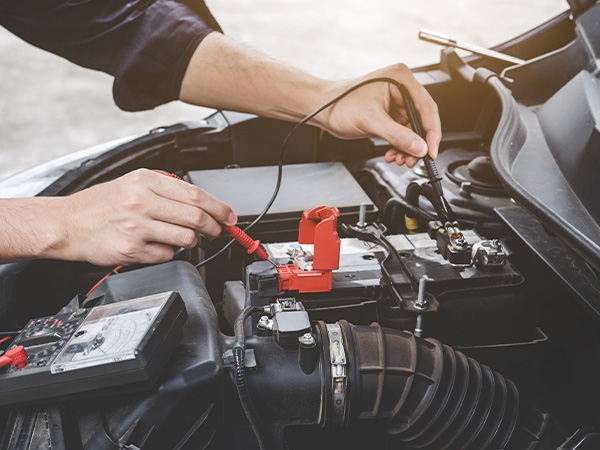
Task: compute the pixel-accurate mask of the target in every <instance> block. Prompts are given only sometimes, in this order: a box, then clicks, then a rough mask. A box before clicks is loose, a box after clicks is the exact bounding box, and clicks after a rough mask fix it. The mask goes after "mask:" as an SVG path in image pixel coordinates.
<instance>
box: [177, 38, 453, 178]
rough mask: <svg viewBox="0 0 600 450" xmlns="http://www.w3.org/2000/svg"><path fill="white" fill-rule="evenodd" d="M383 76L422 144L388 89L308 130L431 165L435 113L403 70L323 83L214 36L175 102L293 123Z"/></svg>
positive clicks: (363, 93) (355, 98)
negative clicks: (378, 144) (382, 144)
mask: <svg viewBox="0 0 600 450" xmlns="http://www.w3.org/2000/svg"><path fill="white" fill-rule="evenodd" d="M374 77H390V78H393V79H395V80H397V81H398V82H400V83H402V84H404V85H405V86H406V88H407V90H408V91H409V93H410V94H411V96H412V97H413V99H414V102H415V105H416V107H417V109H418V111H419V113H420V115H421V119H422V121H423V126H424V128H425V130H426V132H427V144H426V143H425V142H424V141H423V140H422V139H421V138H420V137H419V136H418V135H416V134H415V133H414V132H413V131H412V130H410V128H409V127H407V124H408V119H407V116H406V112H405V111H404V108H403V102H402V96H401V94H400V92H399V91H398V89H397V88H396V87H394V86H391V85H390V84H388V83H384V82H381V83H373V84H371V85H367V86H365V87H363V88H361V89H359V90H357V91H355V92H353V93H351V94H350V95H348V96H347V97H346V98H344V99H342V100H341V101H340V102H339V103H337V104H335V105H333V106H332V107H330V108H328V109H327V110H325V111H324V112H323V113H321V114H319V115H318V116H317V117H316V118H315V120H314V122H313V123H314V124H315V125H317V126H320V127H322V128H323V129H325V130H327V131H329V132H331V133H332V134H334V135H335V136H337V137H340V138H343V139H357V138H363V137H368V136H379V137H381V138H383V139H385V140H386V141H388V142H389V143H390V144H392V146H393V147H394V148H395V149H396V150H390V151H389V152H388V153H387V154H386V160H387V161H388V162H391V161H393V160H395V161H396V162H397V163H398V164H404V163H406V164H407V165H409V166H410V167H412V166H414V165H415V164H416V163H417V161H418V159H417V157H422V156H424V155H425V154H426V153H427V149H429V154H430V155H431V156H432V157H434V158H435V156H437V151H438V146H439V142H440V139H441V125H440V119H439V114H438V111H437V106H436V104H435V102H434V101H433V99H432V98H431V96H430V95H429V94H428V93H427V91H426V90H425V88H423V86H421V85H420V84H419V83H418V82H417V80H416V79H415V77H414V76H413V75H412V73H411V72H410V70H409V69H408V68H407V67H406V66H405V65H403V64H397V65H394V66H390V67H386V68H383V69H380V70H378V71H375V72H373V73H371V74H368V75H366V76H364V77H360V78H358V79H354V80H344V81H328V80H323V79H320V78H317V77H314V76H311V75H309V74H307V73H306V72H303V71H301V70H298V69H295V68H293V67H290V66H288V65H286V64H283V63H281V62H278V61H275V60H273V59H271V58H269V57H267V56H264V55H262V54H260V53H258V52H256V51H254V50H252V49H250V48H247V47H245V46H244V45H242V44H239V43H237V42H235V41H234V40H232V39H230V38H228V37H226V36H223V35H222V34H220V33H217V32H214V33H211V34H209V35H208V36H207V37H206V38H205V39H204V40H203V41H202V42H201V43H200V45H199V46H198V48H197V49H196V51H195V52H194V54H193V55H192V57H191V60H190V63H189V65H188V68H187V70H186V72H185V75H184V77H183V81H182V84H181V92H180V99H181V100H183V101H185V102H188V103H193V104H199V105H204V106H210V107H214V108H221V109H232V110H238V111H244V112H251V113H255V114H259V115H262V116H266V117H273V118H278V119H285V120H299V119H301V118H302V117H304V116H306V115H307V114H309V113H310V112H312V111H313V110H315V109H316V108H317V107H319V106H320V105H322V104H323V103H325V102H326V101H328V100H330V99H331V98H333V97H335V96H336V95H337V94H339V93H340V92H342V91H343V90H345V89H346V88H348V87H350V86H351V85H353V84H354V83H356V82H358V81H361V80H364V79H367V78H374Z"/></svg>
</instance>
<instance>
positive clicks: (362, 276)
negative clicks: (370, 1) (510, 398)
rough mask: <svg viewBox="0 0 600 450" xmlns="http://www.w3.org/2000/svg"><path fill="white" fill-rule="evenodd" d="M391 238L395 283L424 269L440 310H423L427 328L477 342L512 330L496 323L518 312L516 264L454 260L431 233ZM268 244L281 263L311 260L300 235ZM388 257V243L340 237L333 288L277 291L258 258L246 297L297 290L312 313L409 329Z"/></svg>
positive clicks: (268, 298) (259, 301)
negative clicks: (398, 264) (386, 271)
mask: <svg viewBox="0 0 600 450" xmlns="http://www.w3.org/2000/svg"><path fill="white" fill-rule="evenodd" d="M464 235H465V238H466V239H467V240H468V241H469V242H477V241H481V240H482V238H481V237H480V236H478V235H477V234H476V233H475V232H474V231H471V230H467V231H465V232H464ZM388 240H389V241H390V242H391V243H392V245H393V246H394V248H395V250H396V251H397V252H398V254H399V256H400V258H401V259H402V261H403V267H404V271H402V272H401V273H396V274H394V279H395V283H394V284H395V286H396V287H397V289H398V290H399V291H403V290H404V291H407V290H411V289H412V290H415V289H417V288H418V284H419V280H420V279H421V278H422V277H423V276H426V277H427V283H426V286H427V287H426V289H427V293H428V295H431V296H432V297H433V298H434V299H435V301H436V302H437V303H438V304H439V306H438V308H437V310H436V311H425V312H424V315H425V316H426V318H425V323H427V324H428V331H429V332H430V333H432V334H430V335H433V336H436V337H438V336H439V337H440V338H441V336H442V335H446V334H447V335H448V336H447V338H448V339H451V341H455V342H456V344H457V345H460V343H461V342H462V341H463V338H464V340H465V341H469V342H473V341H474V336H479V338H480V339H479V341H478V342H480V343H489V342H502V341H503V339H504V335H507V334H508V333H507V332H506V331H507V330H506V328H504V329H503V328H502V327H501V326H498V325H499V323H502V321H503V318H505V316H506V315H507V314H512V311H514V309H515V308H509V307H508V305H509V304H511V305H514V303H516V302H518V301H519V289H520V285H521V284H522V282H523V277H522V276H521V275H520V273H519V272H518V271H517V270H516V269H515V268H513V267H512V266H511V265H510V264H507V265H505V266H503V267H496V268H494V269H482V268H480V267H476V266H472V267H463V268H456V267H453V266H451V265H450V263H448V261H446V260H444V258H443V257H442V255H441V254H440V253H439V251H438V249H437V245H436V242H435V241H434V240H432V239H431V238H430V237H429V236H428V235H427V234H426V233H418V234H413V235H403V234H398V235H391V236H388ZM265 248H266V250H267V252H268V253H269V255H270V256H271V258H272V259H273V260H274V261H275V262H277V264H290V263H296V264H297V265H298V266H299V267H302V262H303V261H305V260H307V259H308V260H310V255H311V252H312V246H311V245H305V244H303V245H300V244H298V243H297V242H283V243H272V244H266V245H265ZM384 258H385V250H384V249H383V248H382V247H380V246H379V245H376V244H373V243H371V242H367V241H363V240H359V239H355V238H343V239H342V240H341V251H340V265H339V269H337V270H334V271H333V274H332V288H331V291H329V292H319V293H298V292H283V293H282V292H277V291H278V285H277V271H276V270H275V268H274V267H273V266H272V265H271V264H270V263H268V262H256V263H253V264H251V265H249V266H248V267H247V270H246V291H245V299H244V304H245V305H255V306H263V305H266V304H270V303H273V302H274V300H275V299H276V298H278V297H294V298H295V299H296V300H297V301H300V302H302V304H303V305H304V308H305V309H306V310H307V311H308V312H309V314H310V317H311V319H312V320H324V321H327V320H338V319H335V318H336V317H338V318H339V316H340V313H342V314H343V317H344V318H345V319H346V320H349V321H352V322H354V323H362V324H369V323H371V322H373V321H378V322H380V323H387V324H388V326H396V327H400V328H403V329H411V328H413V327H414V323H415V319H416V314H415V312H414V311H407V310H406V309H405V308H403V307H402V305H401V304H398V302H396V301H395V300H394V299H393V298H392V296H391V295H390V289H389V286H387V283H386V282H385V281H384V277H382V272H381V266H380V262H381V261H382V260H383V259H384ZM255 319H256V318H255ZM506 319H508V318H506ZM498 321H499V322H498ZM490 323H493V324H494V326H490ZM506 323H511V322H509V321H508V320H507V321H506ZM480 328H481V329H480ZM514 331H515V330H514V329H511V331H510V332H511V333H513V332H514ZM524 332H525V333H528V332H529V331H528V330H527V331H524Z"/></svg>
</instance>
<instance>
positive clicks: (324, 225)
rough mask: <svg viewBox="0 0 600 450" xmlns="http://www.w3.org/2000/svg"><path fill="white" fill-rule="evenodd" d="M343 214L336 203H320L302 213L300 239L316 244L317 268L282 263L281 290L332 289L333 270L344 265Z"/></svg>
mask: <svg viewBox="0 0 600 450" xmlns="http://www.w3.org/2000/svg"><path fill="white" fill-rule="evenodd" d="M339 216H340V212H339V211H338V209H337V208H336V207H335V206H332V207H331V208H327V207H326V206H318V207H316V208H313V209H311V210H307V211H304V212H303V213H302V220H300V230H299V233H298V243H300V244H314V250H313V270H300V269H299V268H298V266H296V265H295V264H288V265H285V266H278V267H277V273H278V279H279V290H280V291H286V290H289V291H298V292H329V291H331V279H332V276H331V272H332V271H333V270H336V269H338V268H339V267H340V246H341V241H340V237H339V236H338V233H337V219H338V217H339Z"/></svg>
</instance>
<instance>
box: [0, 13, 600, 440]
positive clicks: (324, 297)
mask: <svg viewBox="0 0 600 450" xmlns="http://www.w3.org/2000/svg"><path fill="white" fill-rule="evenodd" d="M599 16H600V8H599V7H598V5H596V6H595V7H593V8H591V9H590V10H589V11H587V12H586V13H585V14H582V15H581V16H580V17H579V18H578V19H577V20H575V21H572V20H571V19H570V18H569V17H568V16H561V17H558V18H556V19H554V20H553V21H551V22H549V23H548V24H545V25H544V26H542V27H541V28H540V29H538V30H534V31H532V32H531V34H530V35H527V36H523V37H521V38H518V39H516V40H515V41H514V42H513V43H512V44H510V45H507V46H506V47H505V48H502V49H500V50H503V51H510V52H512V54H515V55H516V56H519V57H521V58H524V59H526V60H528V61H532V62H531V63H527V64H525V65H520V66H519V67H514V68H511V66H507V63H506V62H505V61H504V62H502V61H495V60H493V59H489V58H485V57H484V58H477V59H472V60H470V61H465V60H463V58H461V57H460V56H458V54H457V53H456V52H454V51H453V50H451V49H446V50H443V51H442V60H441V63H440V64H439V65H435V66H430V67H425V68H421V69H419V70H417V71H416V72H415V75H416V76H417V78H418V79H419V81H421V82H422V83H423V84H424V85H425V86H426V88H427V89H428V90H429V92H430V93H431V94H432V96H433V97H434V99H435V100H436V102H437V103H438V105H439V107H440V114H441V117H442V123H443V126H444V137H443V140H442V143H441V147H440V154H439V157H438V158H437V159H436V164H437V168H438V170H439V177H440V181H441V185H442V186H443V190H444V193H445V198H446V199H447V202H448V203H449V205H450V206H451V208H452V210H453V212H454V214H455V218H456V222H454V223H451V222H448V221H444V220H441V218H440V217H439V210H438V208H436V207H435V204H434V203H435V199H433V200H432V198H431V195H430V193H428V192H429V191H427V189H426V188H424V187H423V186H425V185H427V184H428V183H430V182H431V180H430V179H429V177H428V173H427V170H426V168H425V166H424V164H419V165H417V166H416V167H415V168H414V169H409V168H407V167H404V166H402V167H400V166H396V165H390V164H386V163H385V161H384V159H383V156H382V155H383V153H384V152H385V151H386V150H387V149H388V148H389V145H388V144H387V143H386V142H383V141H381V140H379V139H364V140H356V141H342V140H339V139H337V138H335V137H333V136H331V135H329V134H327V133H325V132H323V131H321V130H319V129H317V128H314V127H310V126H306V127H304V128H302V129H300V130H298V132H297V133H296V134H295V135H294V139H293V140H291V141H290V144H289V148H288V149H287V151H286V154H285V157H284V160H283V162H284V165H283V172H282V183H281V188H280V191H279V194H278V195H277V198H276V200H275V202H274V203H273V206H272V208H271V209H270V210H269V212H268V213H267V214H266V215H265V216H264V217H263V218H262V219H261V220H260V222H258V223H257V224H256V225H255V226H253V227H252V229H251V231H248V233H249V234H250V235H251V236H252V239H257V240H259V241H260V243H261V244H262V246H263V247H264V249H265V250H266V252H267V254H268V256H269V261H258V260H256V258H255V256H254V255H252V254H249V253H248V252H247V251H246V249H245V248H243V247H242V246H240V245H237V244H235V243H234V244H233V245H230V246H229V247H228V248H227V249H225V250H222V249H223V248H224V246H225V245H227V244H228V242H229V241H230V240H231V238H230V236H229V235H228V234H227V233H223V234H222V235H221V236H220V237H219V238H217V239H215V240H208V239H204V238H200V241H199V244H198V246H197V247H196V248H194V249H192V250H182V251H179V252H177V255H176V258H175V260H174V261H172V262H169V263H165V264H161V265H155V266H146V267H142V266H135V267H128V268H125V269H123V270H120V271H119V273H116V274H111V275H110V276H108V277H107V278H106V279H105V280H104V281H103V282H102V283H100V284H99V285H98V286H97V287H96V288H95V289H93V290H92V291H91V292H90V293H89V294H88V295H87V296H86V295H83V294H82V293H85V292H88V290H89V289H90V287H91V286H94V285H95V283H97V282H98V280H100V279H101V278H102V277H103V276H104V275H105V274H106V270H107V269H106V268H100V267H95V266H93V265H90V264H85V263H76V262H61V261H50V260H39V261H30V262H23V263H17V264H10V265H3V266H1V267H0V280H1V283H0V286H1V288H0V293H1V295H2V297H3V298H4V299H6V301H4V302H3V304H2V308H3V310H2V311H1V312H2V314H1V315H0V317H1V321H2V326H3V328H2V329H4V330H10V329H14V330H17V329H19V330H21V329H24V328H30V326H33V325H35V323H36V321H35V320H34V321H33V322H31V323H30V321H31V320H32V319H35V318H40V317H45V316H52V317H54V316H55V315H56V314H58V313H59V312H60V314H65V316H64V317H72V316H71V315H74V314H81V313H78V311H81V310H85V311H88V310H89V311H93V308H103V307H106V306H109V305H114V304H118V303H120V302H124V301H128V300H130V299H139V298H145V297H147V296H153V295H157V294H161V295H162V294H164V293H178V295H179V296H180V299H181V300H183V304H185V310H186V311H187V313H186V314H187V320H186V321H185V324H183V325H181V322H182V320H183V319H181V318H180V319H178V320H179V321H178V322H177V323H178V329H180V330H181V332H180V333H179V334H177V336H178V337H177V342H178V343H177V342H172V349H171V347H169V349H170V350H169V352H172V354H169V355H166V354H165V355H164V356H161V358H159V359H160V361H161V362H160V365H161V368H162V369H161V370H157V369H155V366H152V367H153V369H152V370H153V372H152V377H146V378H144V381H145V383H141V384H140V383H137V384H136V382H137V381H139V380H137V378H136V379H134V378H131V382H129V381H128V382H127V383H123V384H122V385H118V386H117V384H118V383H113V384H110V385H109V384H106V385H102V386H97V388H96V389H95V390H93V389H92V390H90V392H89V393H87V394H84V395H82V394H81V392H83V391H85V389H84V388H81V389H79V390H77V392H75V391H73V393H74V394H77V395H71V391H69V395H66V394H65V395H63V394H62V391H61V392H59V391H60V388H58V387H57V386H53V385H52V382H50V381H49V382H48V385H47V387H46V388H45V389H49V390H53V389H54V392H53V393H52V395H51V393H43V395H42V393H40V395H39V397H40V400H38V401H36V399H35V396H34V397H33V398H30V397H27V398H26V399H25V398H19V396H17V395H13V396H12V397H10V399H8V397H6V401H3V402H2V403H0V404H6V405H10V406H4V407H3V408H2V409H0V416H1V417H2V424H3V426H2V427H1V429H2V430H3V434H2V436H3V437H2V448H3V449H4V448H6V449H21V448H32V449H33V448H40V446H44V445H47V446H48V448H66V449H71V448H73V449H79V448H83V449H112V448H114V449H122V448H124V449H131V450H134V449H142V448H143V449H166V448H177V449H182V448H205V449H245V448H247V449H256V448H268V449H280V448H286V449H290V450H293V449H304V448H313V449H321V448H323V449H324V448H330V447H332V446H339V447H343V448H348V449H364V448H377V449H388V448H389V449H392V448H397V449H412V448H427V449H438V448H439V449H442V448H449V449H460V448H466V449H471V448H472V449H484V448H490V449H501V448H502V449H504V448H506V449H556V448H561V449H565V450H566V449H575V448H577V449H593V448H598V445H599V443H600V431H599V430H598V419H600V402H599V401H598V399H599V398H600V385H599V384H598V382H597V380H598V378H599V376H600V333H599V331H600V329H599V320H600V294H599V292H600V276H599V273H600V267H599V266H598V265H597V262H598V261H600V258H599V257H598V255H600V253H598V252H596V248H597V247H598V245H600V244H599V242H600V240H596V239H595V238H596V237H597V236H599V235H600V227H599V226H598V220H597V218H598V217H599V216H598V214H600V209H599V208H598V202H597V197H594V196H591V195H590V192H591V190H593V187H594V186H596V185H597V184H598V178H597V176H596V175H595V174H596V173H597V171H594V168H595V167H596V166H597V161H598V158H597V153H598V152H597V144H598V140H597V137H598V130H599V129H600V128H599V126H600V125H599V124H600V120H599V116H598V112H597V109H595V105H597V104H598V102H600V90H598V89H597V85H598V79H597V74H595V73H594V71H593V70H591V69H590V66H589V64H590V62H589V60H587V59H584V60H582V61H581V62H577V63H573V64H572V65H571V66H574V68H573V69H569V70H571V71H572V73H563V74H562V75H560V77H559V76H557V77H558V78H561V77H562V78H561V81H560V82H558V81H556V80H555V81H554V82H552V83H547V84H541V83H536V82H535V79H536V78H535V77H536V76H537V75H536V74H539V73H540V70H544V68H546V69H545V70H547V67H548V65H551V66H552V67H557V66H559V65H560V64H561V63H564V61H566V60H570V61H573V58H574V56H573V55H574V54H576V53H577V52H578V51H581V49H580V50H577V49H578V48H580V47H578V46H584V45H587V44H586V42H587V41H586V40H585V39H583V38H584V37H585V36H587V35H588V34H589V32H590V30H591V28H590V27H591V25H590V24H591V23H593V20H592V18H593V17H595V18H596V19H597V18H598V17H599ZM586 33H588V34H586ZM549 37H551V38H552V39H549ZM598 48H600V47H594V48H592V49H591V50H590V49H588V50H589V51H590V52H592V53H593V52H594V51H598ZM577 54H579V53H577ZM536 58H537V59H536ZM577 61H579V60H577ZM527 66H528V67H527ZM527 68H529V71H528V70H526V69H527ZM575 69H578V70H575ZM564 70H566V69H564ZM508 78H510V79H512V80H513V81H512V82H507V81H506V79H508ZM502 83H507V84H508V85H509V87H510V90H509V89H507V87H506V86H504V85H503V84H502ZM569 102H573V104H571V103H569ZM565 104H568V105H569V106H568V108H567V109H565ZM584 104H585V105H587V106H585V107H584V106H582V105H584ZM590 105H591V106H590ZM574 110H576V111H578V114H579V116H577V117H576V118H575V119H572V118H569V117H567V116H572V115H573V114H571V113H570V112H569V111H574ZM565 111H566V112H565ZM580 116H581V117H580ZM569 120H571V121H572V120H577V121H578V122H577V123H585V124H586V126H585V127H583V128H585V129H584V130H583V131H581V127H580V128H579V129H578V130H579V131H577V133H580V134H578V135H577V136H575V137H572V139H571V141H576V142H577V145H578V147H577V148H576V149H575V150H576V152H575V156H573V157H572V159H569V158H567V157H565V156H564V151H565V150H564V149H565V148H566V144H565V141H569V139H570V138H569V136H566V137H565V136H563V135H562V134H560V133H556V132H555V130H557V129H559V130H562V132H563V133H569V132H571V131H569V130H570V128H569V127H563V128H561V126H562V122H569ZM590 124H591V125H590ZM293 126H294V125H293V124H291V123H287V122H282V121H276V120H272V119H266V118H260V117H255V116H250V115H245V114H240V113H231V112H218V113H215V114H214V115H212V116H210V117H208V118H206V119H205V120H203V121H200V122H194V123H182V124H177V125H174V126H171V127H165V128H159V129H156V130H153V131H151V132H150V133H149V134H148V135H147V136H144V137H141V138H139V139H136V140H133V141H131V142H127V143H125V144H121V145H119V146H118V147H116V148H114V149H112V150H111V151H108V152H105V153H103V154H101V155H100V156H97V157H95V158H94V159H92V160H90V161H87V162H85V163H82V164H81V165H79V166H78V167H75V168H73V169H71V170H70V171H69V172H67V173H66V174H65V175H64V176H62V177H60V178H59V179H58V180H57V181H55V182H54V183H53V184H51V185H50V186H49V187H47V188H46V189H45V190H44V191H43V192H42V193H41V194H40V195H68V194H69V193H73V192H76V191H78V190H81V189H84V188H86V187H88V186H91V185H94V184H97V183H101V182H104V181H108V180H111V179H114V178H116V177H118V176H120V175H122V174H125V173H127V172H129V171H131V170H134V169H137V168H141V167H144V168H150V169H161V170H166V171H168V172H170V173H174V174H176V175H178V176H179V177H181V178H182V179H183V180H185V181H187V182H189V183H193V184H195V185H197V186H199V187H201V188H202V189H204V190H206V191H207V192H210V193H211V194H213V195H214V196H215V197H218V198H220V199H221V200H223V201H225V202H226V203H228V204H230V205H231V206H232V207H233V209H234V210H235V211H236V212H237V214H238V218H239V222H238V226H239V227H240V228H242V229H243V228H245V227H247V226H248V225H249V224H251V223H252V222H253V220H254V219H255V218H256V216H257V215H258V214H260V213H261V211H262V209H263V207H264V205H265V204H266V203H267V202H268V201H269V198H270V196H271V194H272V191H273V188H274V186H275V184H276V180H277V165H276V164H277V154H278V150H279V148H280V146H281V142H282V141H283V140H284V139H285V137H286V135H287V134H288V133H289V132H290V130H291V129H292V128H293ZM575 128H576V127H575ZM581 135H584V137H581ZM576 138H577V139H576ZM546 148H548V152H546V150H545V149H546ZM521 149H524V150H523V153H519V152H520V151H521ZM535 149H537V150H535ZM536 152H537V153H536ZM546 153H548V154H549V155H553V156H552V158H551V161H550V162H548V164H547V165H544V164H542V163H539V161H538V159H537V158H538V157H539V156H540V154H541V155H546ZM592 154H593V155H595V156H596V157H594V156H591V155H592ZM546 156H547V155H546ZM573 160H575V162H573ZM586 162H587V168H586V170H580V169H581V167H586ZM551 163H552V164H556V167H557V169H556V171H553V170H554V166H553V167H552V168H549V165H550V164H551ZM578 168H579V169H578ZM546 169H547V170H548V171H545V170H546ZM551 169H552V170H551ZM577 170H580V171H579V172H577ZM555 172H556V173H559V172H560V173H561V174H563V175H564V179H565V180H566V181H565V183H566V184H564V185H562V184H560V183H562V182H563V180H562V178H559V177H558V176H557V177H553V175H552V174H554V173H555ZM561 176H562V175H561ZM565 186H566V187H568V188H569V189H570V190H569V191H568V192H567V193H565V192H566V191H565V190H564V189H566V188H565ZM559 188H560V189H559ZM553 190H556V192H560V193H561V194H560V195H559V194H555V196H554V197H552V195H550V194H548V193H549V192H553ZM546 194H548V195H547V196H546V197H544V195H546ZM551 197H552V198H551ZM573 205H575V206H576V207H577V208H575V207H574V206H573ZM574 210H577V211H579V212H578V213H574V212H573V211H574ZM170 295H171V294H168V295H167V297H169V298H171V297H170ZM172 295H175V294H172ZM126 312H127V313H130V312H131V311H129V310H127V311H126ZM86 314H87V312H86ZM61 317H63V316H61ZM28 324H30V325H28ZM31 324H33V325H31ZM78 326H79V325H78ZM163 327H166V325H163ZM117 328H118V327H117ZM73 333H75V331H74V329H73ZM73 333H72V334H73ZM165 333H167V332H166V331H165ZM34 334H35V332H34ZM169 336H170V335H169ZM61 339H62V338H61ZM169 339H171V340H172V339H174V338H169ZM171 340H170V341H169V342H171ZM7 344H8V345H11V344H10V342H7V343H6V344H4V345H7ZM8 345H7V347H6V348H7V349H10V348H12V347H10V346H8ZM12 345H16V344H12ZM23 345H26V344H23ZM35 345H38V344H35ZM102 345H103V344H102V343H98V347H101V346H102ZM170 345H171V344H170ZM34 347H35V346H34V345H33V344H31V346H30V351H31V352H33V353H35V349H34ZM25 348H26V349H27V347H25ZM148 348H150V347H148ZM152 348H153V347H152ZM9 351H10V350H9ZM77 351H78V352H83V353H84V356H87V353H85V351H83V350H80V349H79V347H77ZM90 351H91V350H90ZM157 351H158V350H157ZM161 351H163V352H165V351H166V350H161ZM134 353H135V352H134ZM136 356H137V354H136ZM82 357H83V356H82ZM148 358H150V357H149V356H148ZM35 361H36V362H39V361H40V358H39V357H38V359H36V360H35ZM140 367H143V364H142V365H140V366H136V370H138V371H139V372H140V373H141V372H143V371H144V370H143V369H140ZM18 370H19V369H18V368H16V366H15V367H9V368H0V379H2V377H3V376H5V375H7V374H11V373H13V372H15V371H18ZM36 370H37V369H36ZM124 370H125V369H124ZM128 370H129V369H128ZM142 378H143V377H142ZM150 379H151V380H152V381H151V383H148V380H150ZM127 380H129V379H127ZM25 387H26V386H25ZM42 389H44V387H42ZM46 394H47V395H46ZM42 397H43V398H44V399H45V398H50V399H51V400H48V401H42V400H41V398H42ZM44 448H45V447H44Z"/></svg>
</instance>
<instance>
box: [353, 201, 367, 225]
mask: <svg viewBox="0 0 600 450" xmlns="http://www.w3.org/2000/svg"><path fill="white" fill-rule="evenodd" d="M356 225H357V226H358V227H360V228H364V227H366V226H367V204H366V203H364V202H363V203H361V204H360V209H359V210H358V223H357V224H356Z"/></svg>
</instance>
